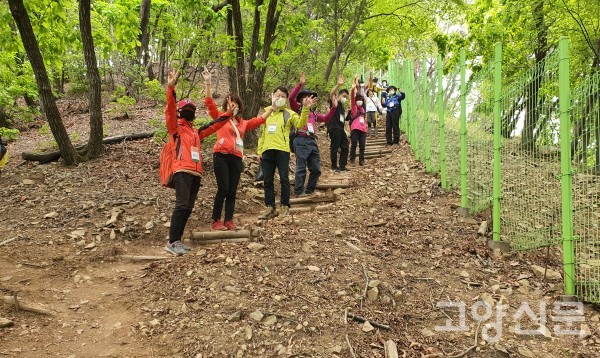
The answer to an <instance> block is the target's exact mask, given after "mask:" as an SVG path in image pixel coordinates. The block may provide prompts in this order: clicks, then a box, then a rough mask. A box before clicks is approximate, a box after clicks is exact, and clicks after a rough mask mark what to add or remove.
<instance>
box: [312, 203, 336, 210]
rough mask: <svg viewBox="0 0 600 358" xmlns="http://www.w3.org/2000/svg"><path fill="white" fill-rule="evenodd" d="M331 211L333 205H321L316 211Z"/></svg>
mask: <svg viewBox="0 0 600 358" xmlns="http://www.w3.org/2000/svg"><path fill="white" fill-rule="evenodd" d="M331 209H333V203H329V204H325V205H319V206H316V207H315V211H329V210H331Z"/></svg>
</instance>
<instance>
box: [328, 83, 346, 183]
mask: <svg viewBox="0 0 600 358" xmlns="http://www.w3.org/2000/svg"><path fill="white" fill-rule="evenodd" d="M343 84H344V78H343V77H342V76H340V77H339V78H338V82H337V84H336V86H335V87H334V88H333V89H332V90H331V96H335V98H336V99H337V101H338V105H337V107H336V112H335V114H334V115H333V118H332V119H331V120H330V121H329V122H328V123H327V132H328V133H329V139H330V140H331V146H330V148H329V149H330V156H331V170H332V171H334V172H340V171H347V170H348V169H346V164H347V163H348V134H347V133H346V123H347V122H348V121H349V119H350V118H347V117H348V113H346V109H345V107H344V106H345V103H346V102H347V101H348V98H349V97H350V93H349V92H348V90H347V89H341V90H339V92H338V89H339V87H340V86H341V85H343ZM338 150H340V157H339V162H338Z"/></svg>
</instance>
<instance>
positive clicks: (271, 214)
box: [258, 207, 279, 220]
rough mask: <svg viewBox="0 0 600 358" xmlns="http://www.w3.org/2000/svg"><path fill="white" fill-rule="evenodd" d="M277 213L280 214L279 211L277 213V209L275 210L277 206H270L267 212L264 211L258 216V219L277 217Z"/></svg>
mask: <svg viewBox="0 0 600 358" xmlns="http://www.w3.org/2000/svg"><path fill="white" fill-rule="evenodd" d="M277 215H279V213H277V210H275V207H270V208H269V209H267V210H266V211H265V212H263V213H262V214H260V216H259V217H258V219H259V220H267V219H272V218H274V217H276V216H277Z"/></svg>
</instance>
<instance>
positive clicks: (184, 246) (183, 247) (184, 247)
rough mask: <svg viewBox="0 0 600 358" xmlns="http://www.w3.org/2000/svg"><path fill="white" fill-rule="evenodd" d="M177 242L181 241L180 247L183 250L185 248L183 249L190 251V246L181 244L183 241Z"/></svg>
mask: <svg viewBox="0 0 600 358" xmlns="http://www.w3.org/2000/svg"><path fill="white" fill-rule="evenodd" d="M179 242H180V243H181V248H182V249H184V250H185V251H187V252H190V251H192V248H191V247H189V246H186V245H184V244H183V242H181V241H179Z"/></svg>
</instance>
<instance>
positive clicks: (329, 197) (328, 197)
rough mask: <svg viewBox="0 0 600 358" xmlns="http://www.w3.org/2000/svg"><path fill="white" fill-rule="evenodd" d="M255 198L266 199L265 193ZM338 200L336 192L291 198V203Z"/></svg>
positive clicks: (304, 203) (297, 204)
mask: <svg viewBox="0 0 600 358" xmlns="http://www.w3.org/2000/svg"><path fill="white" fill-rule="evenodd" d="M254 198H255V199H259V200H264V196H263V195H255V196H254ZM336 200H337V197H336V195H335V194H331V195H311V196H305V197H301V198H293V199H290V205H292V206H306V204H308V205H310V204H319V203H331V202H334V201H336Z"/></svg>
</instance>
